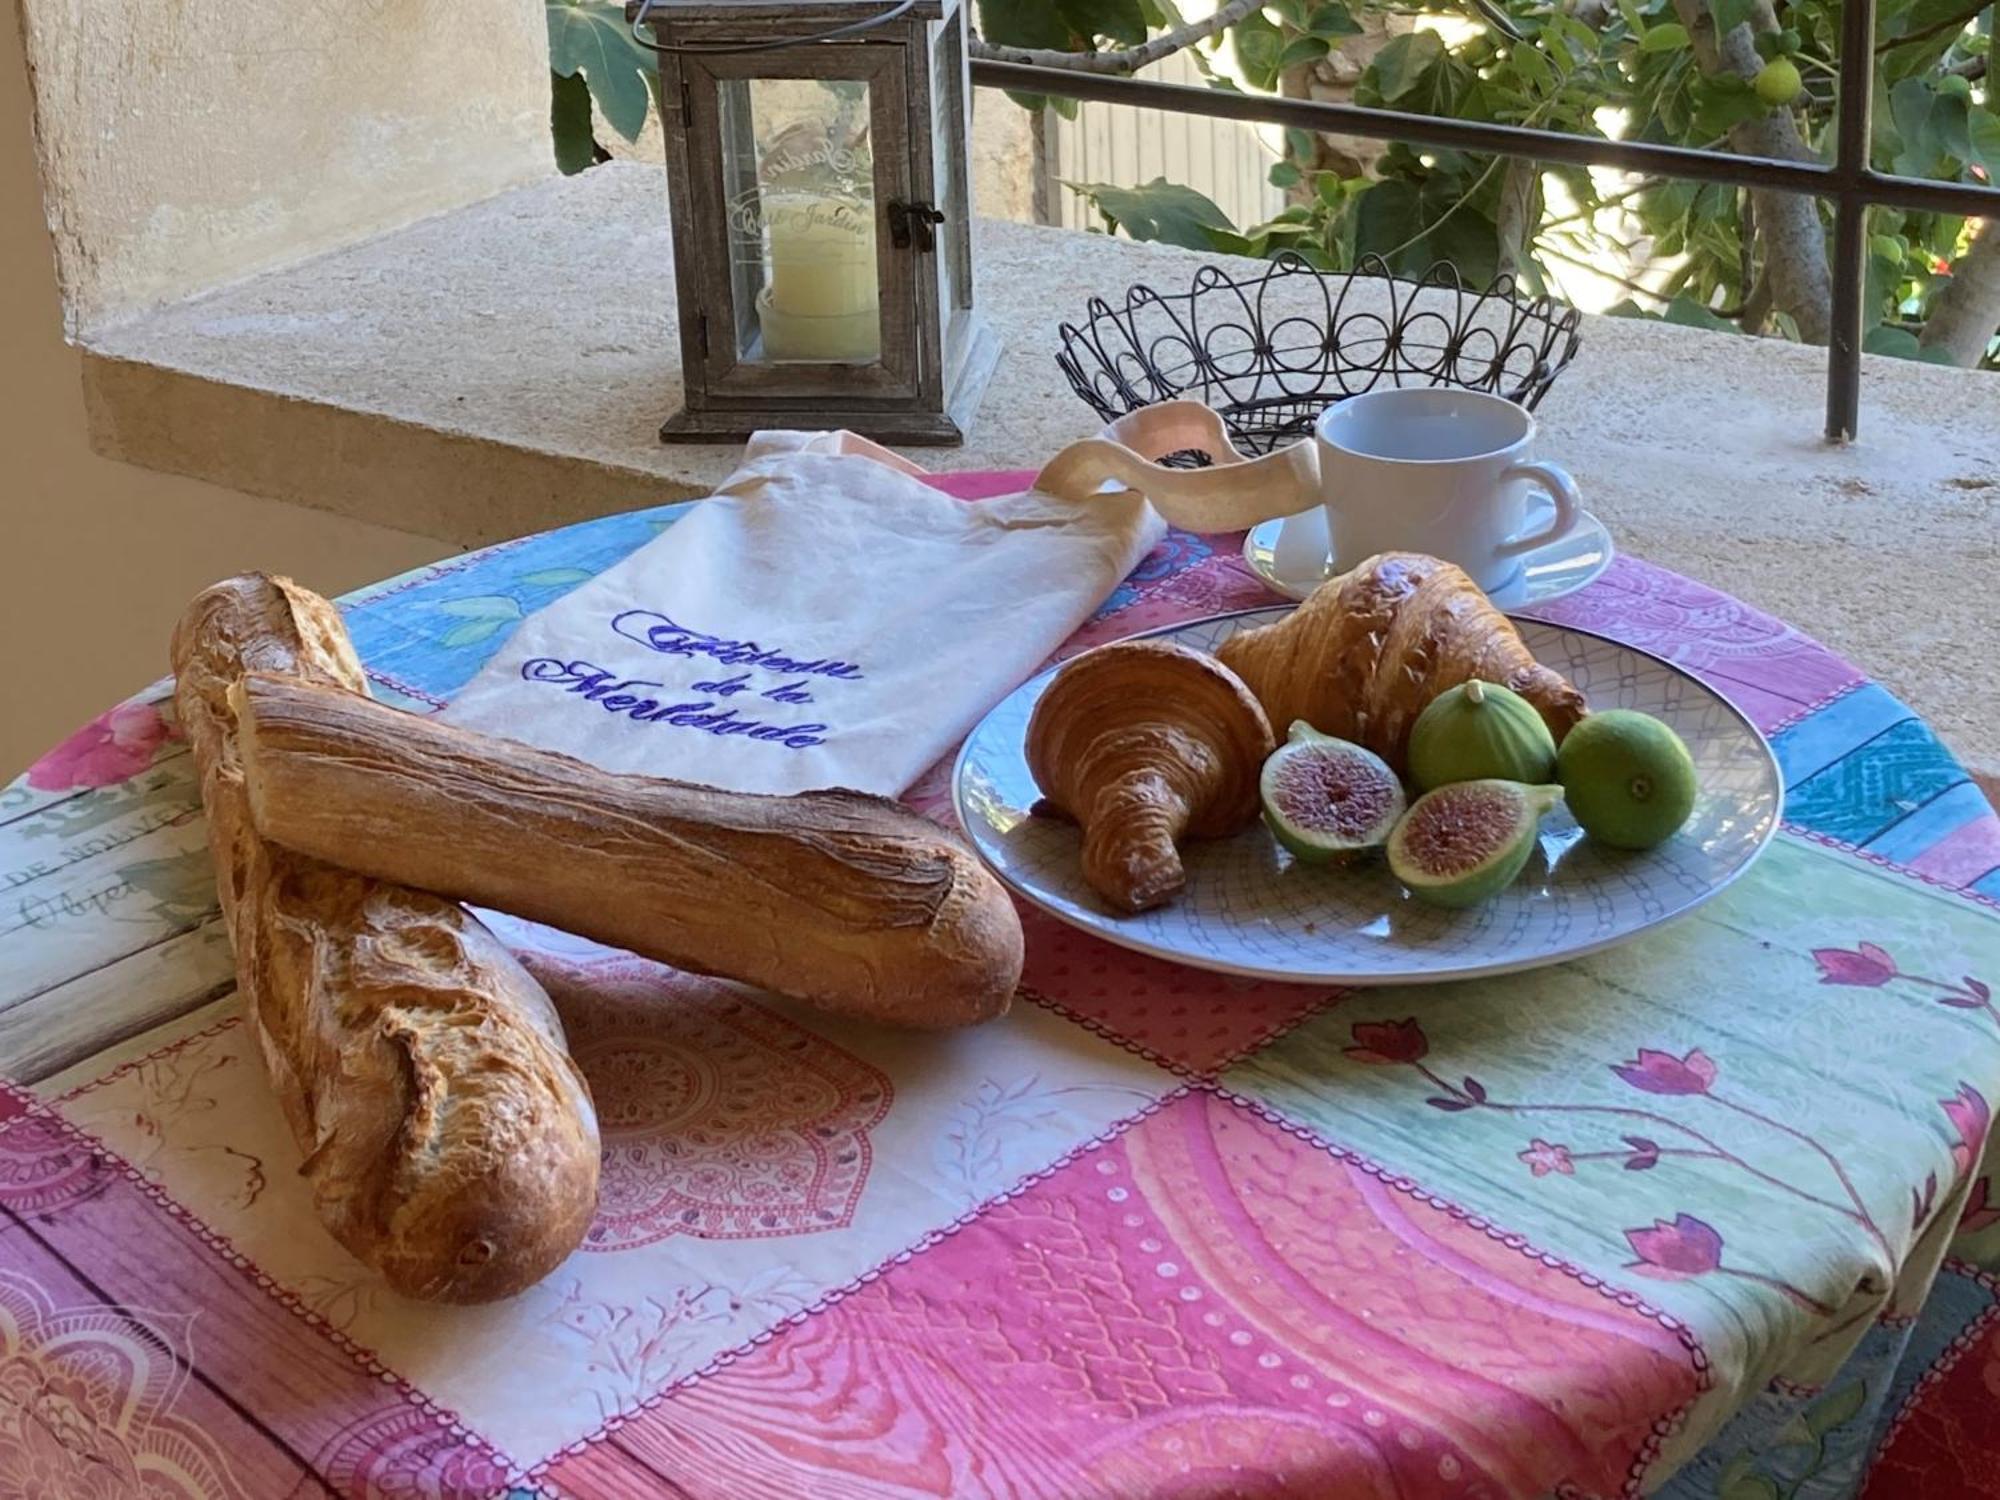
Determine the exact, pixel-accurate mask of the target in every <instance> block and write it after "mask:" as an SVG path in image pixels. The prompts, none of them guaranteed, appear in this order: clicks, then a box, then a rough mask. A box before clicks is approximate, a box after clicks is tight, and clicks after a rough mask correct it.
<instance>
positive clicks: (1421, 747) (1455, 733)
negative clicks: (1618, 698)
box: [1409, 678, 1556, 792]
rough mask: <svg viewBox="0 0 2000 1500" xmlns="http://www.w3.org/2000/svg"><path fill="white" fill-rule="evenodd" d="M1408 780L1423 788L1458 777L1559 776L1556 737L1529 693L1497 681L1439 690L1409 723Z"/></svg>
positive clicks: (1537, 780) (1539, 779)
mask: <svg viewBox="0 0 2000 1500" xmlns="http://www.w3.org/2000/svg"><path fill="white" fill-rule="evenodd" d="M1409 765H1410V780H1411V781H1412V782H1414V783H1415V784H1416V787H1417V789H1418V790H1419V791H1425V792H1428V791H1431V790H1432V789H1434V788H1436V787H1441V786H1449V785H1450V784H1451V783H1452V782H1454V781H1485V780H1489V779H1494V780H1500V781H1524V782H1527V783H1529V784H1530V785H1537V786H1538V785H1540V784H1542V783H1544V782H1547V781H1552V780H1554V779H1555V774H1556V737H1555V736H1554V735H1552V734H1550V733H1549V726H1548V725H1547V724H1545V723H1543V722H1542V716H1541V714H1540V712H1539V711H1538V710H1537V709H1536V708H1535V706H1534V704H1532V703H1530V702H1529V701H1528V700H1527V699H1526V698H1523V697H1522V696H1521V695H1520V694H1519V693H1516V692H1514V691H1512V690H1511V689H1509V688H1504V687H1501V686H1499V685H1498V684H1497V683H1492V682H1480V681H1479V680H1478V679H1476V678H1475V679H1474V680H1473V681H1471V682H1461V683H1460V684H1459V685H1458V686H1457V687H1455V688H1447V689H1446V690H1445V691H1444V692H1442V693H1439V694H1438V695H1437V696H1436V697H1435V698H1433V699H1431V701H1430V703H1429V704H1428V705H1426V706H1425V708H1424V711H1423V712H1422V713H1421V714H1419V715H1417V722H1416V723H1415V724H1414V725H1412V726H1411V728H1410V755H1409Z"/></svg>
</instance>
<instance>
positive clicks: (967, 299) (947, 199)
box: [931, 17, 972, 318]
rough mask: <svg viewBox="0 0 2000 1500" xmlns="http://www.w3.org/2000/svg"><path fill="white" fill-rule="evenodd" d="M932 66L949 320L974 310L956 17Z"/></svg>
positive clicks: (961, 36) (943, 301)
mask: <svg viewBox="0 0 2000 1500" xmlns="http://www.w3.org/2000/svg"><path fill="white" fill-rule="evenodd" d="M932 65H933V68H934V72H933V75H932V76H933V78H934V80H935V85H936V86H935V87H934V88H933V90H932V95H933V97H934V98H935V99H936V100H937V121H936V123H935V125H934V126H933V128H932V130H931V142H932V145H931V149H932V151H933V152H934V153H935V154H934V155H933V157H932V172H933V177H934V180H935V181H936V183H937V185H938V186H937V191H938V200H939V201H938V207H939V208H940V209H941V210H942V211H943V213H944V223H943V224H942V225H940V226H939V228H938V241H939V243H938V258H937V259H938V277H939V280H940V287H939V291H940V293H941V295H940V298H939V302H938V305H939V306H940V307H942V308H943V309H944V310H945V316H946V317H947V318H948V317H950V316H951V314H952V312H953V311H955V310H956V309H958V308H962V307H970V306H972V243H971V238H970V235H969V231H970V229H971V227H972V226H971V222H970V221H971V217H972V204H971V201H970V197H969V195H968V193H967V192H966V185H965V145H966V136H967V134H968V132H969V131H970V129H971V125H972V122H971V120H970V119H968V118H967V117H966V112H965V27H964V24H963V23H962V22H961V21H960V20H959V19H958V18H957V17H953V18H952V19H951V20H949V21H947V22H946V23H945V24H944V25H942V26H940V27H939V28H938V40H937V50H936V54H935V56H934V57H933V58H932Z"/></svg>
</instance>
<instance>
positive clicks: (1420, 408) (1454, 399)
mask: <svg viewBox="0 0 2000 1500" xmlns="http://www.w3.org/2000/svg"><path fill="white" fill-rule="evenodd" d="M1314 438H1315V442H1316V443H1317V446H1318V451H1319V490H1320V502H1321V504H1322V505H1323V506H1324V507H1325V510H1326V522H1327V534H1328V537H1329V539H1330V541H1331V542H1332V549H1331V550H1332V556H1333V562H1334V568H1335V570H1336V571H1343V570H1345V569H1347V568H1351V567H1353V566H1354V565H1355V564H1356V563H1358V562H1360V561H1361V560H1362V559H1363V558H1366V557H1372V556H1374V555H1375V554H1376V553H1378V552H1428V553H1430V554H1431V555H1432V556H1433V557H1441V558H1443V559H1444V560H1445V561H1447V562H1454V563H1457V564H1458V565H1459V566H1460V567H1461V568H1463V569H1465V571H1466V572H1467V573H1468V574H1470V575H1471V577H1472V580H1473V581H1474V582H1475V583H1477V584H1478V585H1479V586H1480V587H1481V588H1483V589H1486V590H1488V591H1491V590H1493V589H1497V588H1501V587H1503V586H1505V585H1506V584H1507V583H1508V582H1509V581H1510V580H1512V578H1513V577H1514V575H1515V574H1516V573H1517V572H1518V571H1519V570H1520V567H1521V563H1520V558H1521V555H1522V554H1523V553H1525V552H1532V551H1534V550H1535V549H1536V548H1537V547H1544V546H1547V545H1548V544H1549V543H1550V542H1552V541H1555V540H1556V539H1557V538H1558V537H1560V536H1562V535H1564V534H1565V533H1566V532H1569V531H1571V530H1573V529H1574V528H1575V526H1576V524H1577V519H1578V516H1579V515H1580V514H1581V505H1580V504H1579V502H1578V500H1577V494H1576V482H1575V481H1574V480H1572V479H1571V478H1570V477H1569V475H1568V474H1566V473H1564V472H1563V470H1562V469H1560V468H1558V467H1557V466H1556V465H1554V464H1551V463H1541V462H1537V461H1536V460H1533V459H1531V458H1529V457H1528V452H1529V449H1530V448H1531V447H1533V445H1534V441H1535V419H1534V417H1533V416H1532V415H1530V414H1529V412H1528V410H1527V409H1526V408H1525V407H1522V406H1517V405H1516V404H1515V403H1514V402H1512V401H1509V400H1507V399H1506V398H1505V397H1503V396H1492V395H1488V394H1486V393H1485V392H1484V391H1460V390H1448V389H1429V388H1418V387H1400V388H1389V389H1384V390H1378V391H1369V392H1367V393H1365V394H1363V395H1359V396H1350V397H1348V398H1347V399H1346V400H1345V401H1342V402H1340V403H1339V404H1338V405H1336V406H1330V407H1328V408H1327V409H1326V411H1325V412H1324V413H1322V414H1321V416H1320V419H1319V423H1318V425H1317V426H1316V428H1315V429H1314ZM1537 489H1540V490H1545V491H1547V492H1548V496H1549V498H1550V499H1551V500H1552V501H1554V502H1555V514H1554V516H1553V517H1552V518H1551V519H1550V520H1549V522H1548V524H1547V525H1545V526H1542V527H1539V528H1537V529H1536V530H1535V531H1533V532H1529V533H1527V534H1523V532H1522V527H1523V524H1524V519H1525V515H1526V511H1527V506H1528V496H1529V494H1530V492H1532V491H1533V490H1537Z"/></svg>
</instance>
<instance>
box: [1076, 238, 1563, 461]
mask: <svg viewBox="0 0 2000 1500" xmlns="http://www.w3.org/2000/svg"><path fill="white" fill-rule="evenodd" d="M1085 313H1086V315H1085V318H1084V321H1083V322H1082V323H1081V324H1075V323H1064V324H1063V325H1062V329H1061V334H1062V349H1061V352H1059V353H1058V354H1057V355H1056V363H1057V364H1058V365H1059V366H1061V368H1062V372H1063V374H1064V375H1065V376H1067V377H1068V378H1069V383H1070V385H1071V387H1072V388H1073V389H1074V390H1075V391H1076V393H1077V394H1078V395H1079V396H1081V397H1083V399H1084V400H1085V401H1088V402H1089V403H1090V404H1091V406H1092V407H1094V408H1095V409H1096V410H1097V413H1098V415H1099V416H1101V417H1103V418H1104V419H1105V420H1106V421H1110V420H1112V419H1114V418H1117V417H1121V416H1123V415H1125V413H1127V412H1130V411H1136V410H1137V409H1138V408H1140V407H1142V406H1150V405H1152V404H1153V403H1154V402H1156V401H1171V400H1174V399H1175V398H1177V397H1187V398H1191V399H1194V400H1198V401H1202V402H1205V403H1206V404H1208V405H1209V406H1211V407H1213V408H1214V409H1215V411H1216V413H1217V414H1218V415H1219V416H1220V417H1221V418H1222V420H1223V423H1224V425H1225V426H1226V427H1227V428H1228V429H1229V433H1230V436H1231V437H1232V439H1234V441H1235V443H1236V446H1237V447H1238V448H1239V449H1241V450H1242V451H1243V452H1245V453H1269V452H1270V451H1272V450H1273V449H1275V448H1279V447H1282V446H1283V445H1284V444H1286V443H1290V442H1293V441H1296V440H1297V439H1299V438H1302V437H1308V436H1310V435H1311V433H1312V430H1313V424H1314V423H1315V422H1316V421H1318V419H1319V415H1320V413H1321V412H1323V411H1325V410H1326V408H1327V407H1329V406H1331V405H1333V404H1334V403H1335V402H1338V401H1341V400H1343V399H1345V398H1346V397H1348V396H1355V395H1359V394H1360V393H1361V392H1363V391H1368V390H1374V389H1375V388H1377V387H1379V386H1384V385H1397V386H1401V385H1423V386H1456V387H1459V388H1461V389H1465V390H1475V391H1490V392H1493V393H1495V394H1498V395H1501V396H1505V397H1506V398H1507V399H1508V400H1510V401H1517V402H1519V403H1520V404H1521V405H1523V406H1525V407H1528V408H1529V409H1530V410H1532V409H1533V408H1534V406H1535V404H1536V403H1537V402H1539V401H1540V400H1541V399H1542V397H1543V396H1545V395H1547V394H1548V390H1549V387H1550V386H1551V385H1553V384H1554V383H1555V378H1556V376H1558V375H1560V374H1561V373H1562V372H1563V370H1564V368H1565V367H1566V366H1567V365H1568V364H1569V362H1570V361H1571V360H1572V359H1573V358H1575V356H1576V351H1577V346H1578V345H1579V343H1581V338H1580V336H1579V334H1578V332H1577V328H1578V325H1579V324H1580V323H1581V321H1582V314H1581V313H1580V312H1578V310H1577V309H1576V308H1574V307H1570V306H1568V305H1567V304H1565V303H1560V302H1556V301H1554V300H1552V299H1550V298H1548V297H1534V298H1526V297H1523V296H1522V295H1521V294H1520V293H1519V292H1518V291H1517V289H1516V286H1515V282H1514V279H1513V277H1512V276H1509V275H1505V274H1502V275H1501V276H1499V277H1497V278H1496V279H1495V280H1494V282H1493V284H1492V285H1491V286H1489V287H1487V288H1486V289H1485V290H1484V291H1474V290H1472V289H1471V288H1469V287H1467V286H1466V285H1465V282H1464V279H1463V278H1462V277H1461V276H1460V275H1459V273H1458V269H1457V267H1455V266H1453V265H1452V264H1450V263H1449V262H1448V261H1439V262H1438V263H1437V264H1436V265H1434V266H1432V267H1431V268H1430V269H1429V270H1428V271H1426V272H1425V273H1424V274H1423V275H1422V276H1421V277H1419V278H1418V279H1417V280H1415V281H1411V280H1408V279H1403V278H1398V277H1397V276H1395V275H1393V274H1392V273H1391V272H1390V270H1389V267H1388V265H1387V263H1386V262H1384V261H1383V260H1382V259H1381V257H1379V256H1374V255H1370V256H1364V257H1363V258H1362V260H1361V261H1360V263H1359V264H1358V265H1356V266H1355V268H1354V269H1353V270H1351V271H1347V272H1338V273H1332V272H1325V271H1319V270H1315V269H1314V268H1313V267H1312V266H1310V265H1308V264H1307V263H1306V262H1305V261H1304V260H1303V259H1301V258H1300V257H1299V256H1297V255H1295V254H1293V253H1291V252H1289V251H1287V252H1284V253H1283V254H1280V255H1278V256H1276V257H1275V258H1274V259H1273V260H1272V261H1271V263H1270V264H1269V266H1268V267H1266V268H1265V269H1264V270H1263V271H1261V272H1260V273H1258V274H1255V275H1251V276H1245V277H1242V278H1240V279H1239V278H1237V277H1234V276H1232V275H1231V274H1230V273H1229V272H1228V271H1226V270H1224V269H1223V268H1222V267H1220V266H1213V265H1206V266H1202V267H1200V268H1199V269H1198V270H1197V271H1196V272H1195V274H1194V280H1193V283H1192V284H1191V285H1190V287H1189V288H1188V290H1187V291H1185V292H1176V293H1161V292H1156V291H1154V290H1153V289H1152V288H1151V287H1149V286H1135V287H1133V288H1132V289H1131V290H1130V291H1128V292H1127V293H1126V294H1125V300H1124V305H1123V306H1122V307H1113V306H1112V305H1111V304H1110V303H1109V302H1106V301H1105V300H1104V299H1103V298H1102V297H1093V298H1092V299H1091V300H1090V303H1089V306H1088V307H1087V308H1086V309H1085ZM1170 462H1175V463H1178V464H1180V465H1181V466H1183V467H1192V466H1195V465H1199V464H1203V463H1205V462H1207V457H1206V455H1201V454H1192V453H1190V454H1177V455H1175V457H1174V458H1173V459H1172V460H1170Z"/></svg>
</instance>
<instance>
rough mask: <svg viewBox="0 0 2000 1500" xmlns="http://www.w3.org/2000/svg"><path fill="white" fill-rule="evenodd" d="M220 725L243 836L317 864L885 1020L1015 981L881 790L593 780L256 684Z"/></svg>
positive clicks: (1002, 944) (930, 1022) (941, 857)
mask: <svg viewBox="0 0 2000 1500" xmlns="http://www.w3.org/2000/svg"><path fill="white" fill-rule="evenodd" d="M238 722H239V733H238V739H239V743H240V748H241V750H242V754H243V767H244V775H245V778H246V781H247V783H248V786H249V791H250V803H251V808H252V810H253V814H254V816H255V817H256V820H257V826H258V829H259V830H260V831H261V832H262V833H263V835H264V836H265V837H266V838H269V839H272V840H274V841H276V842H278V843H280V844H284V845H287V846H289V847H291V848H294V849H297V850H300V851H301V852H303V853H306V854H311V855H314V856H316V857H318V858H320V859H325V860H330V861H334V862H337V863H339V864H342V865H346V866H348V867H350V868H353V869H356V870H360V871H363V872H365V873H367V874H370V875H376V876H379V877H381V878H383V879H388V880H397V881H402V882H405V883H407V884H409V885H414V886H420V887H422V888H423V889H426V890H433V891H437V892H439V893H440V894H442V895H448V896H454V897H457V898H459V899H461V900H465V901H471V902H475V903H477V904H479V905H482V906H491V907H495V908H498V909H499V910H502V911H508V912H512V913H514V914H515V915H516V916H521V917H527V918H530V919H532V920H534V921H538V922H547V923H549V924H550V925H551V926H555V927H561V928H564V929H565V930H567V931H570V932H575V933H580V934H582V935H583V936H585V937H590V938H595V939H597V940H598V941H600V942H605V943H611V944H614V945H616V946H618V947H620V948H628V949H630V950H632V951H633V952H635V953H639V954H642V955H644V956H646V957H648V958H654V959H659V960H661V961H662V962H665V963H669V964H672V965H674V966H675V967H676V968H681V969H691V970H695V971H697V972H700V973H704V974H714V975H718V976H720V977H722V978H725V979H738V980H742V981H744V982H746V983H749V984H754V985H757V986H759V987H760V988H762V989H766V990H771V991H774V992H776V993H778V994H781V995H788V996H791V997H793V998H795V999H798V1000H802V1001H805V1002H806V1003H808V1004H810V1005H814V1006H818V1007H820V1008H821V1009H824V1010H827V1011H830V1012H833V1013H836V1014H839V1015H844V1016H852V1017H857V1018H860V1019H864V1020H870V1021H881V1022H887V1023H889V1024H892V1025H898V1026H917V1027H946V1026H964V1025H969V1024H971V1023H973V1022H977V1021H984V1020H987V1019H990V1018H991V1017H993V1016H996V1015H999V1014H1000V1013H1001V1012H1002V1011H1004V1010H1005V1009H1006V1008H1007V1004H1008V1001H1009V1000H1010V999H1011V998H1012V996H1013V993H1014V986H1015V983H1016V982H1017V981H1018V980H1019V979H1020V976H1021V923H1020V918H1019V917H1018V916H1017V915H1016V913H1015V911H1014V906H1013V903H1012V902H1011V901H1010V900H1009V899H1008V898H1007V894H1006V892H1005V891H1003V890H1002V889H1001V888H1000V884H999V882H998V881H996V880H995V879H994V878H993V877H992V876H991V875H990V874H988V873H987V871H986V869H985V867H984V866H982V865H981V864H980V863H979V862H978V860H976V859H975V858H974V857H973V855H972V853H971V851H970V850H968V849H967V848H966V847H965V846H964V845H963V844H962V843H961V842H959V840H957V839H956V838H954V837H952V836H951V835H950V834H948V833H946V832H945V831H944V830H942V829H940V828H939V827H938V826H937V825H936V824H934V823H932V822H930V821H929V820H928V819H926V818H924V817H923V816H921V815H920V814H918V813H916V812H913V811H911V810H910V809H909V808H907V807H904V806H903V805H902V804H900V803H897V802H892V801H889V800H888V799H886V798H883V797H874V796H869V795H867V794H865V793H861V792H848V791H825V792H802V793H799V794H798V795H796V796H791V797H767V796H753V795H750V794H747V793H742V792H724V791H718V790H716V789H715V788H713V787H705V786H694V785H690V784H689V783H686V782H679V781H663V780H654V779H651V778H648V777H643V776H623V775H613V774H611V773H609V772H606V771H600V770H598V769H597V768H596V767H594V766H588V765H585V764H584V763H583V762H581V761H577V760H572V759H570V758H569V757H568V756H565V755H555V754H551V753H550V752H548V751H545V750H537V749H534V748H532V747H530V746H527V745H523V744H520V743H518V742H516V741H513V740H505V739H500V738H497V737H495V736H493V735H487V734H480V733H476V732H474V731H472V730H467V729H459V728H455V727H453V726H452V725H449V724H441V723H438V722H437V721H435V720H432V719H425V718H422V717H419V716H417V715H414V714H407V713H402V712H399V711H398V710H396V709H392V708H387V707H384V706H383V705H381V704H379V703H375V702H372V701H371V700H369V699H366V698H362V697H359V696H357V695H355V694H352V693H342V692H338V691H335V690H332V689H329V688H324V687H318V686H315V685H313V684H311V683H306V682H300V681H298V680H296V679H287V678H280V677H272V676H267V675H264V674H261V673H254V674H252V675H251V676H250V677H248V678H246V679H245V681H244V684H243V688H242V691H241V692H240V694H239V695H238Z"/></svg>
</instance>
